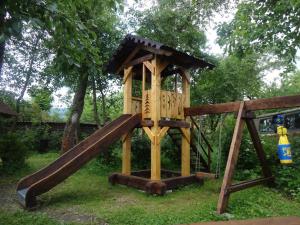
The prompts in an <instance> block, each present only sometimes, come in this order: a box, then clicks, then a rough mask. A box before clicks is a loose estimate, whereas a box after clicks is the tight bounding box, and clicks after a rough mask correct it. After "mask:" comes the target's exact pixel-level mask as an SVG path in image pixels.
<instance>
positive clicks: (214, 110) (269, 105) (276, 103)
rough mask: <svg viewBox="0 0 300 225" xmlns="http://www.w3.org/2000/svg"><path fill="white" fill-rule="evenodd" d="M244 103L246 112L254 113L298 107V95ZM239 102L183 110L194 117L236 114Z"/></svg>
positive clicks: (186, 114) (299, 102)
mask: <svg viewBox="0 0 300 225" xmlns="http://www.w3.org/2000/svg"><path fill="white" fill-rule="evenodd" d="M244 102H245V110H246V111H256V110H265V109H281V108H292V107H299V106H300V95H293V96H282V97H273V98H262V99H256V100H249V101H244ZM239 106H240V102H227V103H220V104H213V105H200V106H194V107H190V108H185V109H184V114H185V116H196V115H206V114H220V113H230V112H237V111H238V110H239Z"/></svg>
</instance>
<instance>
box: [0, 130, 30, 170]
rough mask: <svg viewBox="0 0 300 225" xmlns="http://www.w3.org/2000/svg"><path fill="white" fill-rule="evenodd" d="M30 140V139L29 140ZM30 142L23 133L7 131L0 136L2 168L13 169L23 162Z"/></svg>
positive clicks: (22, 164) (20, 165) (19, 166)
mask: <svg viewBox="0 0 300 225" xmlns="http://www.w3.org/2000/svg"><path fill="white" fill-rule="evenodd" d="M29 142H30V141H29ZM30 146H31V144H30V143H28V139H27V138H26V136H24V135H20V134H18V133H13V132H8V133H6V134H4V135H2V136H1V137H0V158H1V160H2V169H3V170H5V171H11V172H13V171H15V170H16V169H19V168H21V167H22V166H24V164H25V158H26V156H27V155H28V152H29V150H30Z"/></svg>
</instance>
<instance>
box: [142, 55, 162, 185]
mask: <svg viewBox="0 0 300 225" xmlns="http://www.w3.org/2000/svg"><path fill="white" fill-rule="evenodd" d="M147 62H148V61H146V62H144V64H145V63H146V64H145V65H146V66H147ZM148 63H149V62H148ZM149 64H150V63H149ZM151 65H152V67H153V69H152V72H151V119H152V120H153V122H154V124H153V127H151V132H152V133H153V135H154V140H153V141H151V180H152V181H159V180H160V179H161V174H160V166H161V160H160V151H161V149H160V141H159V132H160V127H159V125H158V121H159V120H160V118H161V117H160V92H161V91H160V86H161V83H160V79H161V77H160V73H159V72H158V71H160V62H159V58H158V57H157V55H156V56H155V58H154V59H153V60H152V61H151ZM148 129H149V128H148Z"/></svg>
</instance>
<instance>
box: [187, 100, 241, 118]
mask: <svg viewBox="0 0 300 225" xmlns="http://www.w3.org/2000/svg"><path fill="white" fill-rule="evenodd" d="M239 104H240V102H228V103H220V104H213V105H200V106H194V107H190V108H185V109H184V115H185V116H197V115H206V114H219V113H229V112H237V111H238V108H239Z"/></svg>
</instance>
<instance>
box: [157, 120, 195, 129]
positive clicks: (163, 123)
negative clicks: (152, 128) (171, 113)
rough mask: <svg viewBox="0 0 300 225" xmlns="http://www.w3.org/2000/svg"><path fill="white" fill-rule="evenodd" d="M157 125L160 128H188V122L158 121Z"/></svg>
mask: <svg viewBox="0 0 300 225" xmlns="http://www.w3.org/2000/svg"><path fill="white" fill-rule="evenodd" d="M158 124H159V126H160V127H173V128H190V124H189V123H188V122H186V121H181V120H160V121H159V122H158Z"/></svg>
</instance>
